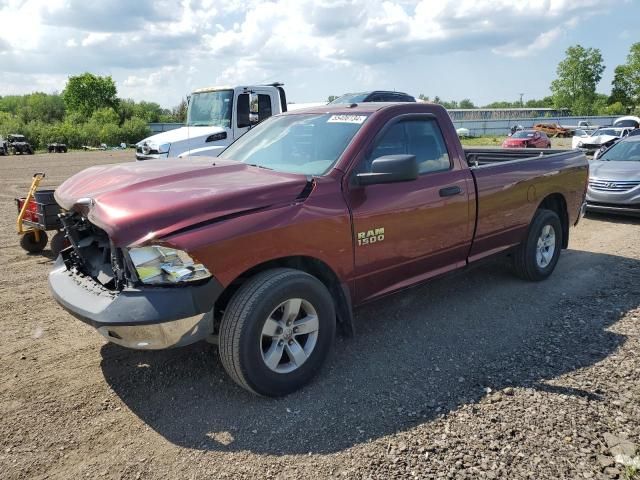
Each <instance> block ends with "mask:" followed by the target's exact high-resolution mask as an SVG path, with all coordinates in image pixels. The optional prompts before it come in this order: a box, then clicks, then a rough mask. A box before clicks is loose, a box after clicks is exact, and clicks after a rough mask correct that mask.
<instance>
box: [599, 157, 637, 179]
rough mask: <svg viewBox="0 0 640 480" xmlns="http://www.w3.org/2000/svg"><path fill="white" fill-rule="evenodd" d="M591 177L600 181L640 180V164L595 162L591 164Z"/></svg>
mask: <svg viewBox="0 0 640 480" xmlns="http://www.w3.org/2000/svg"><path fill="white" fill-rule="evenodd" d="M589 177H590V178H591V179H594V178H597V179H599V180H621V181H624V180H640V162H630V161H626V162H616V161H600V160H593V161H591V162H589Z"/></svg>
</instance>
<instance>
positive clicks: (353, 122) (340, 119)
mask: <svg viewBox="0 0 640 480" xmlns="http://www.w3.org/2000/svg"><path fill="white" fill-rule="evenodd" d="M366 119H367V115H352V114H339V115H332V114H300V115H283V116H279V117H272V118H270V119H268V120H266V121H265V122H263V123H261V124H259V125H258V126H257V127H255V128H253V129H251V130H249V131H248V132H247V133H245V134H244V135H243V136H242V137H240V138H239V139H238V140H237V141H235V142H234V143H233V144H231V145H230V146H229V148H227V149H226V150H225V151H224V152H222V153H221V154H220V157H221V158H227V159H231V160H237V161H239V162H243V163H247V164H249V165H255V166H258V167H265V168H269V169H271V170H277V171H279V172H286V173H301V174H304V175H323V174H324V173H326V172H327V171H328V170H329V169H330V168H331V167H332V166H333V164H334V163H335V162H336V161H337V160H338V158H339V157H340V155H341V154H342V152H343V151H344V149H345V148H346V147H347V145H348V144H349V142H350V141H351V139H352V138H353V136H354V135H355V134H356V132H357V131H358V130H359V129H360V127H361V126H362V124H363V123H364V121H365V120H366Z"/></svg>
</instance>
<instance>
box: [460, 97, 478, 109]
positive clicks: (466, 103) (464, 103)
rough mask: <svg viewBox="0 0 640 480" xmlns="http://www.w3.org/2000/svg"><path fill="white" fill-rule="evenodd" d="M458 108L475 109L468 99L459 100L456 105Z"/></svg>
mask: <svg viewBox="0 0 640 480" xmlns="http://www.w3.org/2000/svg"><path fill="white" fill-rule="evenodd" d="M458 108H476V106H475V105H474V104H473V102H472V101H471V100H469V99H468V98H464V99H462V100H460V103H459V104H458Z"/></svg>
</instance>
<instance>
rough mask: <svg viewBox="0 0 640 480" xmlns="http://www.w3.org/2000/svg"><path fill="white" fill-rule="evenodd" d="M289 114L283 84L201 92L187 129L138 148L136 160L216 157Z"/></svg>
mask: <svg viewBox="0 0 640 480" xmlns="http://www.w3.org/2000/svg"><path fill="white" fill-rule="evenodd" d="M286 111H287V99H286V94H285V91H284V88H283V85H282V84H281V83H273V84H270V85H253V86H237V87H228V86H219V87H208V88H200V89H198V90H195V91H194V92H193V93H192V94H191V95H190V96H189V106H188V110H187V120H186V122H185V125H184V126H183V127H181V128H178V129H175V130H169V131H167V132H162V133H159V134H157V135H153V136H151V137H148V138H145V139H144V140H142V141H140V142H139V143H137V144H136V160H157V159H163V158H171V157H185V156H203V155H204V156H209V157H216V156H218V154H219V153H220V152H221V151H222V150H224V149H225V148H226V147H227V146H228V145H229V144H230V143H231V142H233V141H234V140H235V139H236V138H238V137H240V136H241V135H243V134H244V133H246V132H247V131H248V130H249V129H250V128H251V127H252V126H253V125H255V124H257V123H259V122H261V121H262V120H264V119H266V118H269V117H270V116H272V115H277V114H279V113H282V112H286Z"/></svg>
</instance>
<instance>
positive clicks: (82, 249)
mask: <svg viewBox="0 0 640 480" xmlns="http://www.w3.org/2000/svg"><path fill="white" fill-rule="evenodd" d="M60 220H61V222H62V226H63V228H64V231H65V234H66V237H67V239H68V240H69V243H70V244H71V246H70V247H69V248H66V249H65V250H63V251H62V252H61V255H62V259H63V261H64V263H65V266H66V267H67V269H68V270H69V271H71V272H74V273H77V274H79V275H80V276H84V275H86V276H89V277H91V278H93V279H94V280H95V281H97V282H98V283H99V284H101V285H102V286H103V287H105V288H107V289H109V290H121V289H122V288H123V287H124V286H125V285H126V284H127V282H128V272H127V268H126V266H125V261H124V258H123V252H122V250H121V249H119V248H115V247H114V246H113V244H112V243H111V241H110V239H109V237H108V235H107V234H106V233H105V232H104V231H103V230H101V229H99V228H98V227H96V226H95V225H93V224H91V223H90V222H89V221H88V220H87V219H86V218H84V217H82V216H81V215H79V214H77V213H67V214H65V215H61V216H60Z"/></svg>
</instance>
